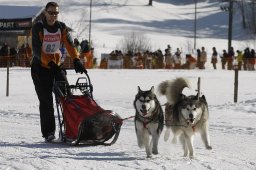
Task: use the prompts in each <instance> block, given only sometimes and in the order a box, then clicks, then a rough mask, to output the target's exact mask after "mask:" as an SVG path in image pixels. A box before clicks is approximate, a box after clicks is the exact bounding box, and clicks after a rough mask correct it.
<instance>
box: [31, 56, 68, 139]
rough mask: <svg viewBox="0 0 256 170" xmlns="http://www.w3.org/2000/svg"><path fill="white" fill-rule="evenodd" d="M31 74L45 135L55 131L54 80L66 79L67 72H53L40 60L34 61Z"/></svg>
mask: <svg viewBox="0 0 256 170" xmlns="http://www.w3.org/2000/svg"><path fill="white" fill-rule="evenodd" d="M31 76H32V79H33V82H34V85H35V90H36V93H37V97H38V99H39V112H40V123H41V132H42V135H43V137H47V136H48V135H49V134H51V133H53V134H54V133H55V127H56V125H55V117H54V108H53V93H52V92H53V83H54V81H66V82H67V78H66V75H65V72H64V71H63V70H62V71H61V72H57V73H52V72H51V70H50V69H47V68H44V67H42V66H41V65H40V63H39V62H37V61H33V62H32V66H31Z"/></svg>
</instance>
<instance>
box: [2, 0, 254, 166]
mask: <svg viewBox="0 0 256 170" xmlns="http://www.w3.org/2000/svg"><path fill="white" fill-rule="evenodd" d="M0 2H1V5H36V6H44V5H45V4H46V1H41V0H22V1H21V0H13V1H9V0H0ZM57 2H58V3H59V4H60V7H61V14H60V20H62V21H65V22H68V23H71V24H72V23H73V24H74V22H77V20H78V19H79V18H80V16H81V13H83V11H84V10H88V9H89V2H90V1H89V0H88V1H80V0H58V1H57ZM198 2H199V3H198V30H197V31H198V38H197V48H200V47H201V46H205V47H206V49H207V52H208V54H210V53H211V48H212V47H213V46H216V47H217V50H218V52H221V50H222V49H226V48H227V43H228V42H227V23H228V16H227V13H225V12H221V11H220V9H219V4H218V3H217V2H216V1H215V0H207V1H198ZM147 3H148V1H147V0H97V1H96V0H95V1H94V0H93V8H92V14H93V15H92V21H93V22H92V40H93V43H94V46H95V52H96V57H100V54H101V53H109V52H111V51H112V50H115V48H116V47H117V44H119V42H120V40H121V39H122V38H123V36H124V35H126V34H127V33H131V32H134V31H136V32H139V33H144V34H145V35H146V36H147V37H149V38H150V39H151V42H152V47H153V49H152V50H156V49H158V48H161V49H162V50H164V49H165V48H166V46H167V44H170V45H171V46H172V47H173V49H176V48H178V47H179V48H182V49H183V51H186V50H187V49H188V47H189V46H193V22H194V4H193V3H190V1H188V0H184V1H180V0H173V1H172V4H170V3H167V0H159V1H153V7H149V6H147ZM12 12H14V11H12ZM78 16H79V17H78ZM235 16H236V15H235ZM85 18H87V19H85V21H86V22H88V13H87V15H86V16H85ZM86 24H87V23H85V25H86ZM233 35H234V37H233V39H234V40H233V41H232V43H233V46H234V47H235V49H241V50H242V49H244V48H245V47H246V46H250V47H253V48H255V41H252V43H249V39H247V37H246V35H245V32H244V31H243V30H241V25H240V23H239V19H237V18H236V19H234V33H233ZM84 37H85V38H88V37H87V36H86V35H84ZM80 40H81V39H80ZM253 42H254V43H253ZM208 57H210V55H209V56H208ZM209 60H210V59H209ZM209 60H208V62H207V67H206V70H197V69H196V70H99V69H94V70H89V75H90V77H91V81H92V83H93V85H94V97H95V99H96V101H97V102H98V104H99V105H100V106H102V107H103V108H105V109H112V110H114V111H115V112H117V113H119V114H120V115H121V117H122V118H126V117H129V116H133V115H134V114H135V111H134V108H133V100H134V98H135V94H136V93H137V86H141V88H142V89H145V90H146V89H149V88H150V87H151V86H157V85H158V84H159V83H160V82H161V81H164V80H167V79H174V78H176V77H180V76H184V77H187V78H189V79H190V80H191V81H192V83H193V85H194V88H196V83H197V78H198V77H201V88H202V92H203V93H204V94H205V96H206V98H207V100H208V103H209V110H210V135H211V141H212V146H213V150H212V151H209V150H206V149H204V146H203V144H202V142H201V139H200V136H199V135H197V136H196V138H195V147H196V158H195V159H192V160H191V159H188V158H184V157H182V155H183V151H182V148H181V145H180V144H177V145H174V144H172V143H171V141H170V140H169V141H168V142H164V140H163V135H162V136H161V139H160V142H159V155H157V156H154V157H153V158H152V159H147V158H146V153H145V150H144V149H140V148H139V147H138V146H137V141H136V135H135V129H134V123H133V120H132V119H129V120H126V121H125V122H124V124H123V126H122V129H121V132H120V136H119V138H118V140H117V142H116V143H115V144H114V145H113V146H108V147H106V146H94V147H70V146H65V145H58V144H48V143H45V142H44V140H43V138H42V137H41V133H40V121H39V111H38V100H37V96H36V94H35V90H34V86H33V83H32V80H31V77H30V69H28V68H11V69H10V96H9V97H6V96H5V94H6V91H5V89H6V68H0V169H22V170H23V169H24V170H32V169H45V170H48V169H53V170H56V169H60V170H62V169H79V170H80V169H99V170H102V169H106V170H109V169H124V170H125V169H130V170H133V169H152V170H155V169H163V170H166V169H183V170H191V169H200V170H201V169H211V170H212V169H223V170H227V169H232V170H234V169H239V170H240V169H243V170H245V169H252V170H255V169H256V142H255V139H256V138H255V137H256V124H255V120H256V107H255V105H256V88H255V84H256V76H255V72H250V71H241V72H239V94H238V103H236V104H235V103H234V102H233V95H234V71H227V70H220V65H218V70H213V69H212V66H211V65H210V62H209ZM218 64H220V63H218ZM78 76H81V75H78V74H75V72H74V71H73V70H68V79H69V80H70V83H75V80H76V79H77V77H78ZM159 99H160V101H161V103H162V104H164V103H165V98H164V97H159ZM56 120H57V119H56ZM164 130H165V129H164Z"/></svg>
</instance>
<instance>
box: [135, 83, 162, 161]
mask: <svg viewBox="0 0 256 170" xmlns="http://www.w3.org/2000/svg"><path fill="white" fill-rule="evenodd" d="M133 104H134V108H135V110H136V114H135V119H134V122H135V131H136V135H137V141H138V146H139V147H140V148H143V147H145V148H146V153H147V158H150V157H152V153H153V154H158V141H159V137H160V135H161V132H162V130H163V126H164V115H163V110H162V107H161V105H160V103H159V101H158V100H157V97H156V95H155V93H154V86H152V87H151V89H150V90H147V91H142V90H141V89H140V87H138V93H137V95H136V97H135V100H134V103H133ZM150 137H152V139H151V142H150V143H149V140H150Z"/></svg>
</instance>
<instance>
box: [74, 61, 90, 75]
mask: <svg viewBox="0 0 256 170" xmlns="http://www.w3.org/2000/svg"><path fill="white" fill-rule="evenodd" d="M74 68H75V71H76V73H81V74H83V73H87V71H86V69H85V67H84V66H83V64H82V63H81V61H80V60H79V59H78V58H75V59H74Z"/></svg>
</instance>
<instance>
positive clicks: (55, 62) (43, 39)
mask: <svg viewBox="0 0 256 170" xmlns="http://www.w3.org/2000/svg"><path fill="white" fill-rule="evenodd" d="M58 14H59V5H58V4H57V3H55V2H48V3H47V5H46V7H45V10H44V16H45V17H44V19H43V20H42V21H39V22H37V23H36V24H34V25H33V27H32V53H33V58H32V63H31V76H32V79H33V83H34V86H35V91H36V93H37V96H38V99H39V112H40V123H41V132H42V136H43V137H44V138H45V140H46V141H52V140H53V139H55V136H54V134H55V126H56V125H55V118H54V109H53V96H52V89H53V84H54V81H66V82H67V78H66V73H65V71H64V70H63V69H61V67H60V65H61V63H60V62H61V52H60V48H61V45H62V44H64V45H65V47H66V49H67V51H68V53H69V55H70V56H71V57H72V58H73V61H74V68H75V71H76V72H79V73H83V72H86V69H85V68H84V66H83V65H82V63H81V62H80V60H79V53H78V52H77V50H76V48H75V46H74V43H73V39H72V37H71V36H70V34H69V32H68V27H67V26H66V25H65V24H64V23H63V22H60V21H58Z"/></svg>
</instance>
